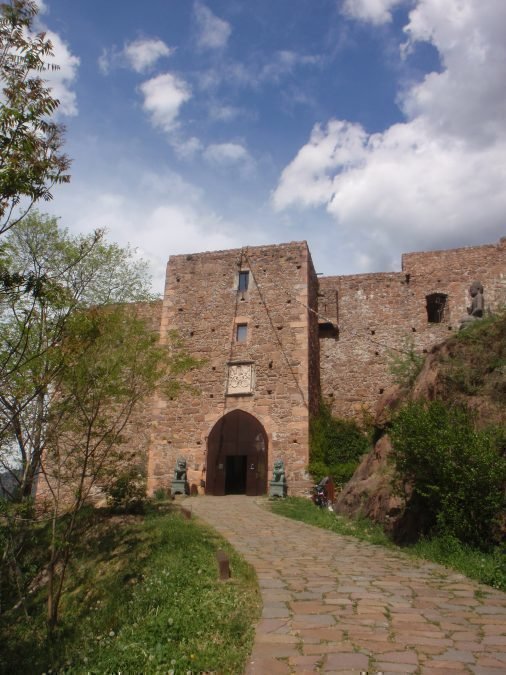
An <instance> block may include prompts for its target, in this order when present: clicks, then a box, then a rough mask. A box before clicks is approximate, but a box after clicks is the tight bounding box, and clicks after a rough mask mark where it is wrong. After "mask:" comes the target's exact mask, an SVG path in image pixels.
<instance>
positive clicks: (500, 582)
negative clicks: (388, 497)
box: [268, 497, 506, 591]
mask: <svg viewBox="0 0 506 675" xmlns="http://www.w3.org/2000/svg"><path fill="white" fill-rule="evenodd" d="M268 505H269V508H270V509H271V510H272V511H273V512H274V513H277V514H278V515H280V516H286V517H287V518H293V519H294V520H300V521H302V522H304V523H308V524H309V525H314V526H316V527H321V528H323V529H325V530H331V531H332V532H336V533H337V534H342V535H347V536H353V537H357V538H358V539H361V540H362V541H367V542H369V543H371V544H379V545H381V546H387V547H389V548H395V549H396V550H398V551H404V552H405V553H407V554H409V555H410V556H413V557H415V558H423V559H424V560H430V561H432V562H436V563H439V564H441V565H444V566H446V567H449V568H450V569H453V570H456V571H457V572H461V573H462V574H464V575H466V576H467V577H469V578H471V579H475V580H476V581H479V582H481V583H483V584H487V585H488V586H492V587H494V588H497V589H499V590H502V591H506V549H505V548H504V547H497V548H495V549H494V550H492V551H490V552H483V551H479V550H476V549H473V548H471V547H469V546H465V545H464V544H461V543H460V542H459V541H458V540H457V539H455V538H454V537H442V536H439V537H435V538H433V539H422V540H420V541H419V542H418V543H416V544H413V545H410V546H405V547H399V546H396V545H395V544H394V543H393V542H392V540H391V539H389V538H388V536H387V535H386V534H385V532H384V531H383V529H382V528H381V526H380V525H378V524H376V523H372V522H371V521H369V520H366V519H359V520H351V519H349V518H346V517H345V516H339V515H336V514H335V513H332V512H330V511H328V510H326V509H320V508H318V507H317V506H315V505H314V504H313V503H312V502H311V501H310V500H309V499H303V498H302V497H288V498H287V499H284V500H276V501H271V502H268Z"/></svg>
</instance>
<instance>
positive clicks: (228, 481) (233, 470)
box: [225, 455, 248, 495]
mask: <svg viewBox="0 0 506 675" xmlns="http://www.w3.org/2000/svg"><path fill="white" fill-rule="evenodd" d="M247 459H248V458H247V457H246V455H229V456H228V457H227V462H226V466H225V494H226V495H243V494H245V493H246V472H247V464H246V461H247Z"/></svg>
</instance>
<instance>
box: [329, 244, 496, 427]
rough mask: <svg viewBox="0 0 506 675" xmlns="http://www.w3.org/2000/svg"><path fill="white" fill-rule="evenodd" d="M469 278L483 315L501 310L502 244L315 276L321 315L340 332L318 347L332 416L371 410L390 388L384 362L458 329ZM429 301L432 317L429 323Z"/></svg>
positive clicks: (424, 347) (427, 346)
mask: <svg viewBox="0 0 506 675" xmlns="http://www.w3.org/2000/svg"><path fill="white" fill-rule="evenodd" d="M475 280H478V281H481V283H482V284H483V286H484V288H485V307H486V309H488V310H492V311H493V310H497V309H498V308H500V307H501V306H502V307H504V306H506V238H503V239H501V241H500V242H499V243H498V244H496V245H488V246H476V247H471V248H460V249H453V250H448V251H431V252H428V253H408V254H405V255H403V256H402V271H401V272H397V273H380V274H357V275H351V276H336V277H323V278H320V280H319V281H320V310H321V311H322V313H323V314H328V315H329V318H331V319H332V321H335V322H336V325H337V326H338V329H339V337H338V339H335V338H334V339H332V338H322V339H321V341H320V361H321V387H322V396H323V398H324V399H325V400H327V401H329V402H330V403H331V405H332V409H333V411H334V412H335V414H336V415H339V416H342V417H350V416H355V417H357V416H360V415H361V412H362V410H364V409H372V408H373V407H374V405H375V403H376V402H377V400H378V399H379V397H380V396H381V394H382V393H383V390H385V389H386V388H387V387H389V386H390V385H391V384H392V376H391V375H390V373H389V363H390V361H391V358H392V353H394V354H395V353H396V350H404V349H406V345H409V344H412V345H413V346H414V348H415V349H416V351H418V352H427V351H428V350H429V349H430V347H431V346H432V345H434V344H436V343H437V342H441V341H443V340H444V339H445V338H447V337H448V336H449V335H450V334H451V333H452V332H454V331H458V329H459V319H461V318H462V317H463V316H464V315H466V307H467V306H469V304H470V298H469V286H470V285H471V283H472V282H473V281H475ZM431 297H432V299H435V300H436V303H435V306H433V308H432V309H433V310H434V314H435V315H433V316H431V317H429V312H428V310H430V304H431ZM439 298H441V300H442V301H444V303H439V301H438V299H439ZM323 310H324V311H323ZM429 318H430V319H431V320H429ZM397 353H401V352H397Z"/></svg>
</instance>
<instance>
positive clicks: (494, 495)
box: [391, 401, 506, 548]
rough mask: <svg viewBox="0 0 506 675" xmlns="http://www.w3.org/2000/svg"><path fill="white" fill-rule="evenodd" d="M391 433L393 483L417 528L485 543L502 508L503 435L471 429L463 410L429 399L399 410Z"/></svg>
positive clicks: (505, 476) (491, 536) (505, 473)
mask: <svg viewBox="0 0 506 675" xmlns="http://www.w3.org/2000/svg"><path fill="white" fill-rule="evenodd" d="M391 435H392V444H393V453H392V457H393V461H394V464H395V472H396V484H397V487H398V488H400V490H401V491H402V492H404V494H405V495H406V496H408V497H409V500H408V507H407V508H408V509H411V510H414V511H415V513H417V514H418V515H420V516H421V517H422V518H421V520H423V526H422V527H421V529H422V530H423V531H424V532H425V533H429V534H432V533H439V534H446V535H452V536H454V537H456V538H457V539H458V540H459V541H461V542H464V543H466V544H470V545H474V546H478V547H482V548H483V547H485V548H486V547H487V546H489V545H490V544H491V543H492V541H493V539H494V534H495V531H496V528H497V519H498V516H499V515H500V513H501V510H502V509H503V508H504V485H505V483H506V460H505V458H504V457H503V456H502V454H501V452H500V447H501V446H502V445H503V444H504V434H503V433H501V432H498V431H497V430H485V431H476V430H475V428H474V423H473V419H472V417H471V415H470V413H469V412H468V411H467V410H466V409H464V408H462V407H448V406H446V405H445V404H444V403H442V402H440V401H432V402H430V403H427V402H411V403H409V404H408V405H406V406H405V407H404V408H403V409H401V410H400V411H399V413H398V414H397V416H396V418H395V419H394V422H393V426H392V432H391ZM420 522H421V521H420Z"/></svg>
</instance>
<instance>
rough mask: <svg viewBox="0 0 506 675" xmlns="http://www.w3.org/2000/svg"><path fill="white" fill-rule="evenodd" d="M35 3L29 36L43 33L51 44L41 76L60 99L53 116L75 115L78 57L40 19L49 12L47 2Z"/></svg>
mask: <svg viewBox="0 0 506 675" xmlns="http://www.w3.org/2000/svg"><path fill="white" fill-rule="evenodd" d="M36 5H37V7H38V11H39V14H38V15H37V16H35V19H34V22H33V33H32V34H31V37H35V34H36V33H37V34H38V33H45V37H46V40H49V41H50V42H51V44H52V51H53V56H46V57H45V58H44V61H45V63H46V64H47V65H48V66H49V67H48V69H47V70H46V71H45V72H44V73H43V74H42V75H41V77H42V78H43V79H44V80H45V81H46V82H47V84H48V86H49V87H50V88H51V90H52V94H53V96H54V97H55V98H57V99H58V100H59V101H60V105H59V107H58V109H57V111H56V114H55V116H56V117H57V118H58V117H62V116H73V115H77V112H78V110H77V97H76V93H75V91H73V89H72V87H73V86H74V84H75V82H76V80H77V73H78V69H79V64H80V59H79V57H78V56H74V54H72V52H71V50H70V47H69V46H68V44H67V43H66V42H65V41H64V40H63V39H62V37H61V36H60V35H59V34H58V33H55V32H54V31H52V30H50V29H49V28H48V27H47V25H46V24H45V22H44V21H43V20H42V19H41V14H45V13H48V12H49V10H48V7H47V4H46V3H45V2H43V0H36ZM53 66H58V69H57V70H52V67H53Z"/></svg>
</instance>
